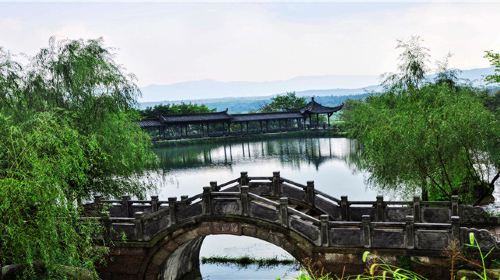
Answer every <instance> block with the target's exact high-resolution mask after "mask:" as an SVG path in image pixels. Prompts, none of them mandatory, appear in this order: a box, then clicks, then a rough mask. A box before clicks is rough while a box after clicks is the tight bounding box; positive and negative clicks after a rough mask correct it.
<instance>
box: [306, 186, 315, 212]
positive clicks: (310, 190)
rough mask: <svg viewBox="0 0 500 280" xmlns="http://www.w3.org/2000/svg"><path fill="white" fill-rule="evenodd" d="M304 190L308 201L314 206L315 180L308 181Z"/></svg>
mask: <svg viewBox="0 0 500 280" xmlns="http://www.w3.org/2000/svg"><path fill="white" fill-rule="evenodd" d="M304 192H305V200H306V202H307V203H308V204H309V205H311V206H313V207H314V181H307V185H306V187H305V189H304Z"/></svg>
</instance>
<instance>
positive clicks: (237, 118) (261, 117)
mask: <svg viewBox="0 0 500 280" xmlns="http://www.w3.org/2000/svg"><path fill="white" fill-rule="evenodd" d="M231 116H232V117H233V121H234V122H249V121H271V120H283V119H301V118H303V117H304V116H303V115H302V114H301V113H300V112H298V111H297V112H273V113H251V114H234V115H231Z"/></svg>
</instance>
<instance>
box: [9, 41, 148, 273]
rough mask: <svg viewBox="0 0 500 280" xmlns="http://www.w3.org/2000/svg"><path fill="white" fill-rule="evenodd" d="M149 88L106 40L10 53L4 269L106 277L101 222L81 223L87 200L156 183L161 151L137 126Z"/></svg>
mask: <svg viewBox="0 0 500 280" xmlns="http://www.w3.org/2000/svg"><path fill="white" fill-rule="evenodd" d="M139 94H140V92H139V90H138V88H137V86H136V85H135V83H134V77H133V76H131V75H129V74H126V72H125V70H124V69H123V68H122V67H121V66H120V65H118V64H117V63H116V62H115V61H114V57H113V54H112V53H111V52H110V50H109V49H108V48H105V47H104V46H103V42H102V41H101V40H88V41H84V40H74V41H61V42H55V41H54V40H50V44H49V47H47V48H44V49H41V50H40V51H39V52H38V53H37V54H36V55H35V56H33V57H31V58H30V59H29V63H27V64H22V63H19V62H16V57H15V56H13V55H11V54H9V53H8V52H6V51H0V101H1V102H0V122H1V125H0V138H1V139H2V141H0V263H1V264H2V265H3V266H6V265H7V266H6V267H10V268H12V267H18V268H22V269H21V270H22V271H24V272H23V273H24V274H23V276H24V277H25V278H33V277H42V278H43V277H46V278H58V277H68V273H69V272H71V271H73V272H74V271H80V270H79V269H83V271H85V273H84V274H85V275H87V276H88V277H95V276H96V275H95V271H94V260H95V257H97V258H98V257H99V254H98V253H96V252H97V251H99V250H97V251H96V247H95V246H94V244H93V241H92V238H93V237H94V235H93V234H94V233H95V232H94V231H95V229H98V227H97V228H96V227H93V226H87V225H86V223H84V222H82V221H81V220H80V219H79V216H80V214H79V211H80V209H79V202H80V201H82V200H85V199H88V198H90V197H92V196H93V195H97V194H99V195H104V196H116V195H122V194H126V193H128V194H135V195H141V194H142V193H143V192H142V191H143V190H145V189H146V188H147V186H145V185H144V184H142V183H141V182H140V181H139V180H138V177H139V176H140V175H141V174H142V172H143V170H144V168H145V167H147V166H149V165H151V164H154V163H155V156H154V154H153V153H152V151H151V149H150V148H151V141H150V138H149V137H148V135H147V134H146V133H144V132H143V131H142V130H141V129H140V128H139V126H138V125H137V124H136V120H137V119H138V117H139V116H138V114H137V112H136V111H135V110H133V106H134V104H135V102H136V101H135V100H136V97H137V96H138V95H139ZM37 268H43V269H42V271H43V272H44V273H40V271H37ZM68 271H69V272H68ZM70 275H73V274H71V273H70Z"/></svg>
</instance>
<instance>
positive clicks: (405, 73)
mask: <svg viewBox="0 0 500 280" xmlns="http://www.w3.org/2000/svg"><path fill="white" fill-rule="evenodd" d="M421 43H422V40H421V38H420V37H418V36H413V37H411V38H410V39H409V40H408V41H402V40H399V41H398V45H397V48H398V49H402V52H401V54H400V55H399V59H400V61H401V62H400V64H399V65H398V70H399V72H398V73H390V74H388V75H386V78H385V81H384V83H383V84H384V85H385V87H386V88H389V89H407V90H413V89H418V87H419V86H420V85H422V84H423V82H424V79H425V73H426V71H427V68H426V66H425V65H426V62H427V60H428V58H429V54H428V52H429V50H428V49H427V48H425V47H423V46H421Z"/></svg>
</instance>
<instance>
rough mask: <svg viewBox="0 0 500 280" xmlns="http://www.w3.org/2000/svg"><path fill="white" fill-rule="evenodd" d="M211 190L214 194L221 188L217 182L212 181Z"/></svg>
mask: <svg viewBox="0 0 500 280" xmlns="http://www.w3.org/2000/svg"><path fill="white" fill-rule="evenodd" d="M210 188H212V191H213V192H218V191H220V187H219V186H218V185H217V181H211V182H210Z"/></svg>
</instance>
